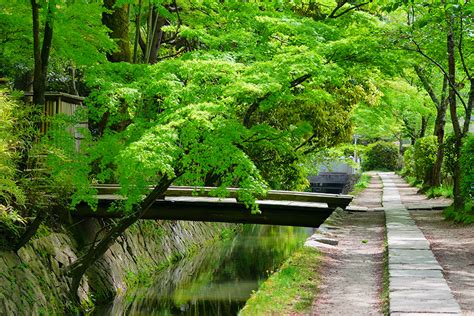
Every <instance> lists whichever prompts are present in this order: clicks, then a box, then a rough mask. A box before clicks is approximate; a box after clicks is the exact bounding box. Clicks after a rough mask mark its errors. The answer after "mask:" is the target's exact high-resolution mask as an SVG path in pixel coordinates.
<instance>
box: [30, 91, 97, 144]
mask: <svg viewBox="0 0 474 316" xmlns="http://www.w3.org/2000/svg"><path fill="white" fill-rule="evenodd" d="M45 99H46V102H45V106H44V108H43V110H42V112H43V114H44V117H45V118H48V117H54V116H55V115H57V114H65V115H69V116H73V115H74V114H75V113H76V111H77V110H78V109H80V108H83V107H84V105H83V102H84V97H80V96H77V95H72V94H69V93H64V92H53V91H52V92H46V93H45ZM32 100H33V93H32V92H25V101H26V102H27V103H31V102H33V101H32ZM50 126H51V122H50V120H48V119H45V120H42V121H41V123H40V130H41V133H46V131H47V130H48V129H49V128H50ZM83 128H88V123H87V121H79V122H77V123H76V124H75V125H74V126H73V127H71V128H70V132H71V134H73V135H74V138H75V140H76V149H77V150H79V147H80V143H81V139H83V138H84V137H83V136H82V135H81V133H80V130H81V129H83Z"/></svg>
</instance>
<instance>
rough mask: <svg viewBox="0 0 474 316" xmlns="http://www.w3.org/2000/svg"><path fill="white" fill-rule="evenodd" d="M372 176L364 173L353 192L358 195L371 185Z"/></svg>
mask: <svg viewBox="0 0 474 316" xmlns="http://www.w3.org/2000/svg"><path fill="white" fill-rule="evenodd" d="M371 178H372V177H371V176H370V175H368V174H365V173H363V174H362V175H361V176H360V178H359V180H358V181H357V183H356V184H355V185H354V190H353V191H352V192H351V194H352V195H357V194H359V193H360V192H362V191H363V190H364V189H366V188H367V187H368V186H369V183H370V179H371Z"/></svg>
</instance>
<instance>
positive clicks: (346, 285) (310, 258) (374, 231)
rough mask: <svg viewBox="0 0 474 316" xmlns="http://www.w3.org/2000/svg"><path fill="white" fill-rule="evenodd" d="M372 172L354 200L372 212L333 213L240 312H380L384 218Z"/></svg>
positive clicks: (339, 313)
mask: <svg viewBox="0 0 474 316" xmlns="http://www.w3.org/2000/svg"><path fill="white" fill-rule="evenodd" d="M370 176H371V179H370V182H369V184H368V186H367V188H366V189H364V190H362V191H359V192H358V195H357V196H356V197H355V199H354V200H353V202H352V203H351V205H352V206H358V207H360V206H363V207H367V208H368V210H369V211H367V212H352V213H351V212H344V211H338V212H334V213H333V215H331V217H330V218H328V220H327V221H326V222H325V224H323V225H322V226H321V227H320V228H319V229H318V231H317V232H316V234H314V235H313V236H311V237H310V238H308V241H307V242H306V244H305V247H303V248H302V249H300V250H298V251H296V252H295V254H294V255H292V256H291V257H290V258H289V259H288V260H287V261H286V262H285V263H284V264H283V265H282V267H281V268H280V269H279V270H278V271H277V272H276V273H275V274H274V275H272V276H271V277H270V278H269V279H268V280H267V281H266V282H264V284H263V285H262V286H261V287H260V288H259V291H258V292H256V293H255V294H254V295H252V298H251V299H249V301H248V302H247V304H246V306H245V307H244V309H243V310H242V311H241V314H242V315H276V314H278V315H306V314H314V315H320V314H324V315H352V314H353V313H354V311H358V312H357V313H358V314H361V315H363V314H365V315H374V314H382V309H383V298H382V296H383V266H384V251H385V246H384V240H385V229H384V221H385V217H384V213H383V212H381V211H380V208H381V206H382V205H381V197H382V184H381V181H380V179H379V177H378V176H377V175H376V174H371V175H370ZM295 271H296V272H295ZM361 293H364V295H361Z"/></svg>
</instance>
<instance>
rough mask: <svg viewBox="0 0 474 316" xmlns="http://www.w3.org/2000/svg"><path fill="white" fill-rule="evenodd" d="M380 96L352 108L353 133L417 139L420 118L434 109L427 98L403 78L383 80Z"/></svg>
mask: <svg viewBox="0 0 474 316" xmlns="http://www.w3.org/2000/svg"><path fill="white" fill-rule="evenodd" d="M378 85H379V86H380V91H379V92H378V94H379V96H378V98H377V100H376V102H374V103H373V104H369V103H361V104H358V105H357V108H356V111H355V123H356V133H357V134H358V135H360V137H361V138H364V139H367V140H371V141H373V140H379V139H382V140H393V139H400V137H402V136H403V137H409V138H417V137H418V133H419V130H420V128H421V118H422V117H423V116H429V115H430V114H431V113H432V111H433V109H432V108H429V107H427V106H426V103H427V102H426V100H427V97H426V96H425V95H424V94H421V93H420V91H419V89H418V88H417V87H416V86H414V85H412V84H410V83H409V82H407V80H406V79H402V78H394V79H392V80H382V79H380V82H379V83H378Z"/></svg>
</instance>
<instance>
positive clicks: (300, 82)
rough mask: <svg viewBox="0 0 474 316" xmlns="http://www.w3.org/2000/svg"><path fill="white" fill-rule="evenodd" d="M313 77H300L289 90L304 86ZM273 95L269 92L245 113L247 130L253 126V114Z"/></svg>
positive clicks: (292, 82) (308, 75)
mask: <svg viewBox="0 0 474 316" xmlns="http://www.w3.org/2000/svg"><path fill="white" fill-rule="evenodd" d="M311 77H312V74H305V75H303V76H301V77H298V78H296V79H294V80H293V81H291V82H290V85H289V88H290V89H293V88H294V87H296V86H298V85H300V84H302V83H303V82H305V81H306V80H308V79H309V78H311ZM271 95H272V93H271V92H267V93H266V94H265V95H264V96H262V97H260V98H258V99H257V100H255V102H254V103H252V104H251V105H250V106H249V108H248V109H247V112H245V115H244V119H243V124H244V126H245V127H246V128H250V127H251V125H252V124H251V123H250V118H251V117H252V115H253V113H255V111H257V109H258V107H259V106H260V103H262V102H263V101H265V100H266V99H268V98H269V97H270V96H271Z"/></svg>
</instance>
